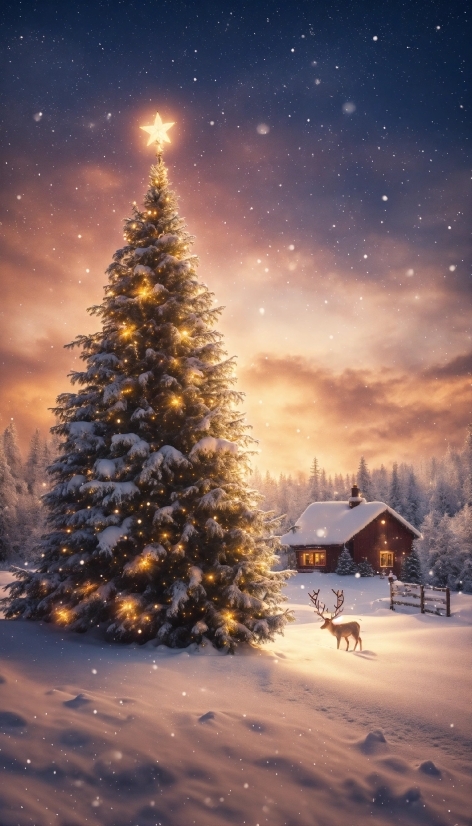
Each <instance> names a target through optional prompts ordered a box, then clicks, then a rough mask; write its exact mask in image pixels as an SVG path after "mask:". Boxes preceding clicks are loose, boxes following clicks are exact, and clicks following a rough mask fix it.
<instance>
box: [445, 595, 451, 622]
mask: <svg viewBox="0 0 472 826" xmlns="http://www.w3.org/2000/svg"><path fill="white" fill-rule="evenodd" d="M450 616H451V592H450V590H449V588H446V617H450Z"/></svg>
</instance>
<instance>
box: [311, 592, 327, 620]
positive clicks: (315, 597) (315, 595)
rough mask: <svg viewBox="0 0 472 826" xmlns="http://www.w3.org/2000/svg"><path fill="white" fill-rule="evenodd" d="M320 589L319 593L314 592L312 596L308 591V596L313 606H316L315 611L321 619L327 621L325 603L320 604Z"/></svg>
mask: <svg viewBox="0 0 472 826" xmlns="http://www.w3.org/2000/svg"><path fill="white" fill-rule="evenodd" d="M320 590H321V589H320V588H318V590H317V591H313V593H312V594H310V592H309V591H308V596H309V597H310V599H311V601H312V603H313V605H314V606H315V611H316V613H317V614H318V616H319V617H321V619H325V616H324V612H325V611H326V605H325V604H324V602H320V600H319V598H318V594H319V593H320Z"/></svg>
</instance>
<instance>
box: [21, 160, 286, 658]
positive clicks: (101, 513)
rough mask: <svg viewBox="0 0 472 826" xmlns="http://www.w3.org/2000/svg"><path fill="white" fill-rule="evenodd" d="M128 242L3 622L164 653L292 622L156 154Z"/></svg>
mask: <svg viewBox="0 0 472 826" xmlns="http://www.w3.org/2000/svg"><path fill="white" fill-rule="evenodd" d="M124 235H125V240H126V246H125V247H124V248H123V249H120V250H118V251H117V253H116V254H115V256H114V261H113V263H112V264H111V265H110V267H109V269H108V275H109V283H108V285H107V286H106V287H105V298H104V300H103V302H102V303H101V304H100V305H99V306H97V307H94V308H92V310H91V312H92V314H95V315H97V316H99V317H100V318H101V319H102V329H101V330H100V332H98V333H96V334H93V335H84V336H80V337H78V338H77V340H76V341H75V342H74V343H73V344H72V345H69V346H74V345H78V346H79V347H80V348H81V349H82V356H81V357H82V359H83V360H84V362H85V365H86V369H85V370H84V371H82V372H75V373H73V374H72V381H73V382H74V383H75V384H77V385H79V387H80V390H79V392H77V393H72V392H71V393H64V394H63V395H61V396H59V398H58V407H57V409H56V415H57V416H58V418H59V424H58V425H56V426H55V428H53V430H54V432H55V433H57V434H59V436H60V437H61V439H62V443H61V450H60V456H59V458H58V459H57V460H56V461H55V462H54V463H53V465H52V471H51V472H52V474H53V477H54V479H55V486H54V488H53V489H52V490H51V491H50V493H48V494H47V495H46V503H47V505H48V508H49V512H50V514H49V528H50V532H49V534H48V535H47V537H46V539H45V541H44V544H43V548H42V554H43V559H42V562H41V564H40V565H39V568H38V570H37V572H36V573H26V572H25V573H22V574H21V575H20V576H19V579H18V580H17V581H16V582H15V583H14V584H13V585H12V586H11V593H10V596H9V597H8V598H7V600H6V616H7V617H8V618H12V617H17V616H23V617H28V618H33V619H44V620H49V621H53V622H56V623H59V624H61V625H63V626H65V627H67V628H69V629H73V630H78V631H84V630H86V629H87V628H90V626H100V627H102V628H104V629H106V633H107V635H108V637H109V638H111V639H115V640H122V641H137V642H142V643H144V642H145V641H146V640H156V641H157V642H159V643H164V644H167V645H170V646H172V647H183V646H187V645H188V644H189V643H191V642H192V641H199V640H201V639H202V637H203V636H206V638H207V639H209V640H211V642H212V643H213V644H214V645H215V646H216V647H218V648H224V649H226V650H233V648H234V647H235V645H236V644H237V643H238V642H240V641H247V642H251V643H252V642H254V643H259V642H264V641H267V640H270V639H273V637H274V634H275V633H276V632H283V629H284V626H285V624H286V623H287V622H288V621H289V620H290V619H291V615H290V612H288V611H287V610H284V609H283V607H282V605H281V603H282V602H283V601H284V597H283V596H282V594H281V589H282V586H283V584H284V582H285V580H286V579H287V577H288V576H289V575H290V574H289V572H287V571H278V572H275V571H272V570H271V566H272V563H273V561H274V560H275V556H274V553H273V547H274V538H273V535H272V534H273V523H271V521H270V520H269V518H268V517H267V516H266V515H265V514H264V513H263V512H262V511H261V510H259V509H258V507H257V503H258V501H259V500H258V498H257V495H256V494H255V492H254V491H253V490H252V489H251V488H250V487H249V485H248V456H249V449H250V447H251V442H252V439H251V438H250V437H249V436H248V433H247V426H246V424H245V422H244V418H243V415H242V414H240V413H238V412H237V410H236V405H237V404H238V403H239V402H240V401H241V394H240V393H238V392H236V391H235V390H234V389H233V387H232V385H233V384H234V381H235V378H234V362H233V359H227V358H226V354H225V352H224V349H223V343H222V336H221V334H220V333H219V332H217V330H216V329H215V323H216V319H217V317H218V315H219V313H220V310H221V308H217V307H215V306H214V299H213V294H212V293H211V292H210V291H209V290H208V288H207V287H206V286H205V284H203V283H202V282H201V281H199V280H198V279H197V276H196V268H197V259H196V257H195V256H194V255H192V254H191V251H190V249H191V245H192V238H191V236H190V235H189V234H188V233H187V232H186V230H185V226H184V224H183V222H182V220H181V219H180V218H179V216H178V212H177V201H176V197H175V195H174V194H173V193H172V192H171V190H170V189H169V185H168V180H167V171H166V168H165V165H164V163H163V160H162V156H161V154H160V153H159V154H158V159H157V163H156V165H155V166H154V167H153V168H152V170H151V181H150V186H149V189H148V191H147V194H146V196H145V199H144V208H143V209H138V208H137V207H135V208H134V209H133V216H132V218H130V219H129V220H127V221H126V222H125V227H124Z"/></svg>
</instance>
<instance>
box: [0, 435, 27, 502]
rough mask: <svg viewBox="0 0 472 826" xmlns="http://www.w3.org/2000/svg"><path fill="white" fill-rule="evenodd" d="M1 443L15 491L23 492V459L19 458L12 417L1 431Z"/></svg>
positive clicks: (16, 436)
mask: <svg viewBox="0 0 472 826" xmlns="http://www.w3.org/2000/svg"><path fill="white" fill-rule="evenodd" d="M3 445H4V449H5V458H6V461H7V464H8V467H9V468H10V472H11V475H12V477H13V479H14V480H15V487H16V492H17V493H19V494H22V493H24V492H25V482H24V472H23V461H22V459H21V453H20V448H19V445H18V433H17V430H16V425H15V422H14V421H13V419H12V420H11V422H10V424H9V425H8V427H7V428H6V429H5V430H4V431H3Z"/></svg>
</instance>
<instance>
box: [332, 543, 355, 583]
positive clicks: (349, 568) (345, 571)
mask: <svg viewBox="0 0 472 826" xmlns="http://www.w3.org/2000/svg"><path fill="white" fill-rule="evenodd" d="M356 571H357V565H356V563H355V562H354V560H353V558H352V556H351V554H350V553H349V551H348V549H347V548H346V546H344V548H343V549H342V551H341V553H340V554H339V557H338V564H337V566H336V573H337V574H339V576H348V575H349V574H355V573H356Z"/></svg>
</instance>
